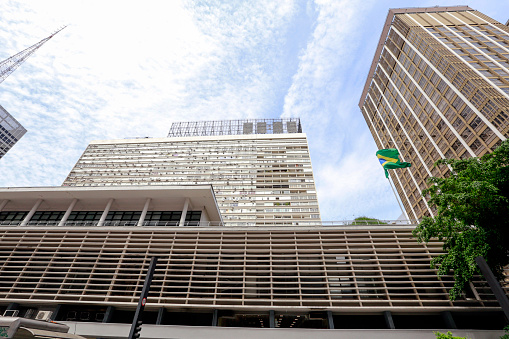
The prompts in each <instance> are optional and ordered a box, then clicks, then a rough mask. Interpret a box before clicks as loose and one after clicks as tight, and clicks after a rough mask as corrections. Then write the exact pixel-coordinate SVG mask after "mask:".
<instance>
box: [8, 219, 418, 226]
mask: <svg viewBox="0 0 509 339" xmlns="http://www.w3.org/2000/svg"><path fill="white" fill-rule="evenodd" d="M179 224H180V223H179V222H178V221H171V222H166V221H145V222H143V223H142V225H141V226H142V227H178V226H180V225H179ZM412 224H416V222H412V221H409V220H341V221H321V222H317V221H293V222H288V221H282V222H271V223H262V222H237V221H226V222H211V221H206V222H200V221H189V222H185V223H184V224H183V225H182V226H187V227H263V226H278V227H325V226H384V225H399V226H404V225H412ZM0 226H13V227H14V226H21V227H34V226H35V227H39V226H40V227H44V226H49V227H57V226H58V227H128V226H133V227H139V226H138V222H137V221H104V222H103V224H102V225H99V221H67V222H65V223H63V224H62V225H59V221H30V222H29V223H27V224H26V225H23V226H22V225H21V221H0Z"/></svg>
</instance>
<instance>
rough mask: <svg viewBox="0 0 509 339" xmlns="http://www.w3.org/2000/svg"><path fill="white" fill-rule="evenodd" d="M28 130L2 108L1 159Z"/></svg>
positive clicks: (0, 115) (0, 123)
mask: <svg viewBox="0 0 509 339" xmlns="http://www.w3.org/2000/svg"><path fill="white" fill-rule="evenodd" d="M26 132H27V130H26V129H25V128H24V127H23V126H21V124H20V123H19V122H18V121H17V120H16V119H14V117H13V116H12V115H10V114H9V112H7V111H6V110H5V108H3V107H2V106H0V158H2V157H3V156H4V155H5V154H6V153H7V152H8V151H9V150H10V149H11V148H12V146H14V144H15V143H17V142H18V140H19V139H21V137H22V136H23V135H25V133H26Z"/></svg>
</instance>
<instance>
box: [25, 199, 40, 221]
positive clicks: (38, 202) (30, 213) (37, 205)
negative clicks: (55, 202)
mask: <svg viewBox="0 0 509 339" xmlns="http://www.w3.org/2000/svg"><path fill="white" fill-rule="evenodd" d="M41 203H42V199H38V200H37V201H36V202H35V204H34V207H32V209H31V210H30V212H28V214H27V216H26V217H25V219H24V220H23V221H22V222H21V224H20V226H26V225H27V224H28V223H29V222H30V219H32V217H33V216H34V213H35V212H36V211H37V209H38V208H39V205H40V204H41Z"/></svg>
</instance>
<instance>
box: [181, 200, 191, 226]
mask: <svg viewBox="0 0 509 339" xmlns="http://www.w3.org/2000/svg"><path fill="white" fill-rule="evenodd" d="M188 207H189V198H186V202H185V203H184V208H183V209H182V216H181V217H180V222H179V226H184V223H185V222H186V215H187V209H188Z"/></svg>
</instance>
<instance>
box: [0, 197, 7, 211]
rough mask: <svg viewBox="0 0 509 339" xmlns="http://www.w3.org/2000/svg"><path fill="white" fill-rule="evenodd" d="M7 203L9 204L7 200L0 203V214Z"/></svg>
mask: <svg viewBox="0 0 509 339" xmlns="http://www.w3.org/2000/svg"><path fill="white" fill-rule="evenodd" d="M8 202H9V200H7V199H5V200H2V202H1V203H0V212H2V210H3V209H4V207H5V205H7V203H8Z"/></svg>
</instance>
